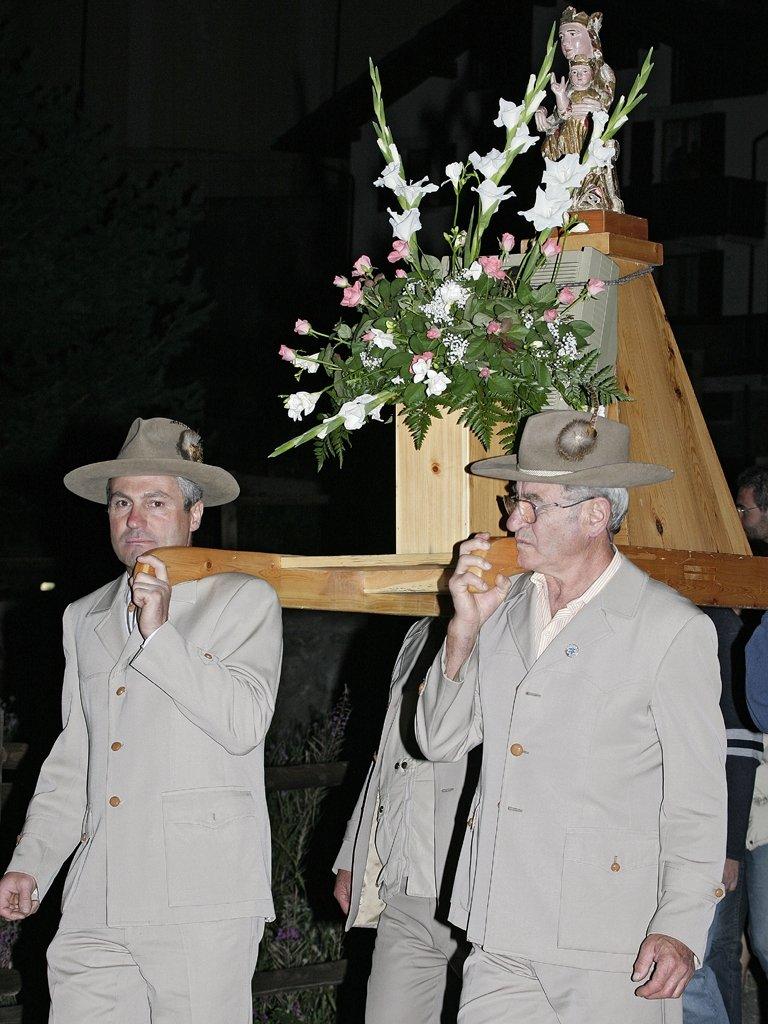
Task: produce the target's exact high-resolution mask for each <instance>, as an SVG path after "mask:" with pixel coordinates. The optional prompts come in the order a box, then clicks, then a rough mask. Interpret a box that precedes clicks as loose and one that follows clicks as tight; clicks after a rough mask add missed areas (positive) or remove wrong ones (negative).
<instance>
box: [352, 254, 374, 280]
mask: <svg viewBox="0 0 768 1024" xmlns="http://www.w3.org/2000/svg"><path fill="white" fill-rule="evenodd" d="M372 269H373V268H372V267H371V258H370V256H358V258H357V259H356V260H355V262H354V263H353V264H352V277H365V276H366V274H370V272H371V270H372Z"/></svg>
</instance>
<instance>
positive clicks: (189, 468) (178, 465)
mask: <svg viewBox="0 0 768 1024" xmlns="http://www.w3.org/2000/svg"><path fill="white" fill-rule="evenodd" d="M117 476H183V477H186V478H187V480H192V481H193V482H194V483H196V484H198V485H199V486H200V487H201V488H202V490H203V501H204V503H205V504H206V505H225V504H226V503H227V502H228V501H234V500H235V498H236V497H237V496H238V494H239V493H240V486H239V484H238V482H237V480H235V478H234V477H233V476H232V474H231V473H228V472H227V471H226V469H220V468H219V467H218V466H209V465H206V463H204V462H203V449H202V444H201V440H200V435H199V434H198V433H197V432H196V431H194V430H192V429H191V428H190V427H188V426H187V425H186V424H185V423H180V422H179V421H178V420H169V419H165V417H163V416H156V417H154V418H153V419H149V420H143V419H140V418H137V419H135V420H134V421H133V423H132V424H131V429H130V430H129V431H128V436H127V437H126V439H125V442H124V444H123V447H122V448H121V449H120V451H119V452H118V455H117V458H115V459H112V460H110V461H109V462H93V463H91V464H90V465H88V466H80V468H79V469H73V470H72V471H71V472H70V473H67V475H66V476H65V477H64V486H65V487H66V488H67V489H68V490H70V491H72V492H73V494H77V495H79V496H80V497H81V498H87V499H88V500H89V501H98V502H99V503H100V504H102V505H106V503H107V483H108V482H109V480H111V479H112V478H113V477H117Z"/></svg>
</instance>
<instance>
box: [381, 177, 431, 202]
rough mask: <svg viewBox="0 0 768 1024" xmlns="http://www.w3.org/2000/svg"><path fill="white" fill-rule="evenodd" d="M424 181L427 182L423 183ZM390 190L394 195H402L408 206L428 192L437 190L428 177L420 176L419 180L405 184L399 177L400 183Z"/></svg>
mask: <svg viewBox="0 0 768 1024" xmlns="http://www.w3.org/2000/svg"><path fill="white" fill-rule="evenodd" d="M425 181H426V182H428V184H427V185H425V184H424V182H425ZM392 191H393V192H394V193H395V195H396V196H402V198H403V199H405V201H406V203H408V205H409V206H413V204H414V203H418V202H419V200H421V198H422V197H423V196H425V195H427V194H428V193H429V192H437V185H433V184H432V183H431V182H430V181H429V178H422V179H421V181H411V182H408V183H407V184H406V182H405V181H403V179H402V178H401V179H400V183H399V184H397V185H395V186H394V188H393V190H392Z"/></svg>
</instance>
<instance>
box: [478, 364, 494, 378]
mask: <svg viewBox="0 0 768 1024" xmlns="http://www.w3.org/2000/svg"><path fill="white" fill-rule="evenodd" d="M479 373H480V376H481V377H482V378H483V380H488V378H489V377H490V376H491V368H490V366H481V367H480V371H479Z"/></svg>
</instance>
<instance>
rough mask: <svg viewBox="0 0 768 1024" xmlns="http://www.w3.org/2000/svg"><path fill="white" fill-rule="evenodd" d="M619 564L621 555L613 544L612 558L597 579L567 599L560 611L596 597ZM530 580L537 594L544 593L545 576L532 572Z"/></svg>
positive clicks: (616, 570) (582, 604)
mask: <svg viewBox="0 0 768 1024" xmlns="http://www.w3.org/2000/svg"><path fill="white" fill-rule="evenodd" d="M620 566H621V555H620V554H619V550H618V548H617V547H615V545H614V546H613V558H612V559H611V561H610V562H609V563H608V565H607V566H606V567H605V569H604V570H603V571H602V572H601V573H600V575H599V576H598V577H597V579H596V580H595V581H594V582H593V583H590V585H589V586H588V587H587V589H586V590H585V591H584V593H583V594H581V595H580V596H579V597H574V599H573V600H572V601H569V602H568V604H567V605H566V606H565V608H561V609H560V611H566V610H567V609H579V608H583V607H584V605H585V604H587V603H588V602H589V601H591V600H592V598H593V597H596V596H597V594H599V593H600V591H601V590H602V589H603V587H604V586H605V585H606V583H608V581H609V580H610V579H611V578H612V577H613V576H615V575H616V573H617V572H618V570H619V567H620ZM531 582H532V583H533V585H534V586H535V587H536V589H537V590H538V592H539V596H541V595H542V594H545V595H546V593H547V578H546V576H545V575H544V574H543V573H541V572H534V573H532V575H531Z"/></svg>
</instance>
